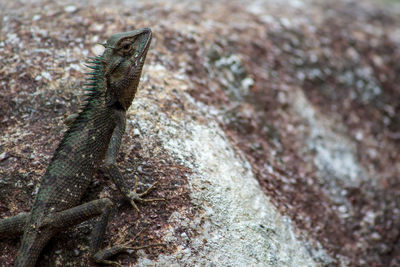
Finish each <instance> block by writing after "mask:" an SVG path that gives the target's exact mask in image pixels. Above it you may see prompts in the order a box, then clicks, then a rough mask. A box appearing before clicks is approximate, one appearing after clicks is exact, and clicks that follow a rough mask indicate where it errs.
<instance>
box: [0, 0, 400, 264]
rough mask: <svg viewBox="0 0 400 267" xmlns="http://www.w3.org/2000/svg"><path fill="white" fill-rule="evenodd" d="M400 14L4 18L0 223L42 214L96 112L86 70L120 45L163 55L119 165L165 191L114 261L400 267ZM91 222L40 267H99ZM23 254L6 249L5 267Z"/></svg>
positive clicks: (269, 10)
mask: <svg viewBox="0 0 400 267" xmlns="http://www.w3.org/2000/svg"><path fill="white" fill-rule="evenodd" d="M396 3H397V1H393V2H388V3H386V4H385V6H383V5H381V4H379V5H378V4H377V3H374V2H370V1H345V0H340V1H334V3H333V2H331V1H316V2H312V1H297V0H291V1H272V0H254V1H249V2H248V4H246V5H243V2H242V1H227V0H218V1H208V0H207V1H187V2H183V1H172V0H171V1H159V0H158V1H157V0H153V1H135V2H131V1H95V0H92V1H81V2H79V3H77V2H74V1H62V2H56V3H55V2H40V1H30V2H29V3H25V4H24V5H21V4H19V3H18V2H10V1H8V3H3V2H2V3H0V7H1V11H0V12H1V13H0V14H1V19H2V20H1V21H0V26H1V31H0V59H1V63H2V64H1V66H0V92H1V94H0V122H1V124H0V130H1V132H2V135H1V139H0V218H3V217H6V216H11V215H14V214H17V213H19V212H21V211H27V210H29V209H30V207H31V204H32V199H33V198H34V196H35V194H36V193H37V189H38V186H39V182H40V177H41V175H42V174H43V173H44V171H45V169H46V166H47V164H48V162H49V160H50V158H51V156H52V153H53V151H54V150H55V148H56V146H57V144H58V142H59V140H60V139H61V136H62V133H63V132H64V131H65V130H66V126H65V125H64V124H63V120H64V118H65V117H66V116H67V115H69V114H71V113H74V112H76V111H77V110H78V109H79V105H80V104H81V103H82V101H83V97H82V96H81V95H82V94H83V91H82V89H81V88H82V84H83V82H84V75H83V72H84V71H86V70H85V67H84V66H83V65H82V62H83V60H84V58H85V57H86V56H90V55H93V54H95V53H98V46H96V45H95V44H96V43H101V42H103V41H104V40H105V39H107V37H108V36H110V35H111V34H112V33H115V32H120V31H125V30H131V29H133V28H135V27H136V28H138V27H150V28H152V30H153V34H154V39H153V43H152V46H151V50H150V51H149V54H148V58H147V62H146V65H145V66H146V67H145V69H144V73H143V76H142V82H141V86H140V91H139V93H138V95H137V97H136V99H135V101H134V103H133V105H132V107H131V109H130V110H129V113H128V125H127V131H126V135H125V137H124V141H123V146H122V149H121V155H120V157H119V165H120V166H121V169H122V170H123V172H124V174H125V175H126V177H127V179H128V180H129V182H130V183H131V184H132V185H133V184H134V180H135V175H138V176H139V177H140V181H141V183H142V185H143V186H146V184H147V185H148V184H151V183H152V182H154V181H159V185H158V186H157V190H155V191H154V192H152V194H151V195H152V196H154V197H156V196H158V197H164V198H166V200H167V201H165V202H162V203H151V204H148V205H142V206H141V207H140V208H141V210H142V214H141V216H139V215H138V214H136V213H135V211H134V210H133V209H132V208H130V207H129V205H127V203H124V202H122V201H120V199H121V196H120V195H119V194H118V192H116V188H115V186H114V185H113V184H112V182H111V181H110V180H109V179H108V178H107V177H105V175H104V174H103V173H102V171H101V170H100V171H99V172H98V173H97V174H96V177H95V178H94V181H93V183H92V185H91V186H90V189H89V191H88V193H87V196H85V199H84V200H83V201H88V200H90V199H95V198H98V197H105V196H107V197H110V198H111V199H113V200H114V202H115V203H116V209H115V211H114V216H113V219H112V221H111V223H110V227H109V229H108V233H107V238H106V242H105V244H104V245H110V244H117V243H123V242H126V241H128V240H130V239H132V238H136V243H137V245H144V244H149V243H159V242H163V243H164V244H166V246H165V247H154V248H149V249H144V250H140V251H134V252H132V253H130V254H126V255H119V256H118V257H116V258H115V260H117V261H118V262H120V263H121V264H122V265H123V266H134V265H137V266H146V265H154V264H158V265H165V266H170V265H173V264H176V265H177V266H193V265H201V266H202V265H206V266H398V265H400V256H399V255H400V232H399V231H400V216H399V215H400V210H399V207H400V205H399V204H400V180H399V179H400V160H399V159H400V152H399V151H400V101H399V99H400V75H399V73H400V63H399V62H400V30H399V29H400V27H399V26H400V16H399V14H400V12H399V6H398V3H397V4H396ZM92 227H93V221H88V222H85V223H83V224H81V225H79V226H77V227H75V228H73V229H69V230H68V231H65V232H63V233H60V234H59V235H58V236H57V237H55V238H53V240H52V241H51V242H50V243H49V245H48V246H47V247H46V248H45V250H44V251H43V253H42V256H41V258H40V259H39V265H40V266H87V265H88V264H89V260H88V251H87V249H88V247H87V246H88V236H89V232H90V230H91V228H92ZM18 246H19V241H18V238H11V237H10V238H9V239H7V240H1V241H0V263H1V264H4V265H5V266H8V265H10V264H12V262H13V261H14V259H15V254H16V251H17V249H18Z"/></svg>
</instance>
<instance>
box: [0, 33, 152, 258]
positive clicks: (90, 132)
mask: <svg viewBox="0 0 400 267" xmlns="http://www.w3.org/2000/svg"><path fill="white" fill-rule="evenodd" d="M150 42H151V30H150V29H146V28H145V29H139V30H135V31H131V32H125V33H119V34H114V35H112V36H111V37H110V39H109V40H108V41H107V43H106V44H105V45H104V46H105V50H104V53H103V55H102V56H100V57H96V58H92V59H91V61H90V62H89V63H90V64H91V65H89V66H88V67H89V68H91V69H93V72H91V73H89V78H88V84H87V86H88V88H87V90H88V98H87V103H86V105H85V106H84V108H83V110H82V112H81V113H79V115H78V117H77V118H76V119H75V120H74V122H73V123H72V125H71V127H70V128H69V130H68V131H67V132H66V134H65V136H64V138H63V139H62V141H61V143H60V145H59V146H58V148H57V150H56V151H55V153H54V155H53V158H52V160H51V162H50V164H49V166H48V168H47V170H46V173H45V174H44V176H43V178H42V181H41V185H40V189H39V192H38V195H37V197H36V200H35V202H34V205H33V207H32V210H31V213H30V214H28V213H25V214H20V215H17V216H14V217H11V218H7V219H3V220H1V221H0V233H2V232H3V233H6V234H7V233H11V232H12V233H19V232H24V235H23V238H22V244H21V247H20V249H19V252H18V255H17V259H16V262H15V266H34V265H35V263H36V261H37V258H38V257H39V255H40V253H41V251H42V249H43V247H44V246H45V245H46V243H47V242H48V241H49V239H50V238H51V237H52V236H54V234H55V233H57V232H58V231H60V230H64V229H66V228H67V227H70V226H72V225H75V224H78V223H80V222H82V221H85V220H87V219H90V218H92V217H95V216H99V215H100V219H99V222H98V223H97V225H96V227H95V229H94V230H93V233H92V241H91V244H90V247H91V253H92V257H93V258H94V260H95V261H97V262H101V263H112V262H110V261H107V260H106V259H105V257H106V256H105V255H107V257H109V256H112V255H114V254H116V253H118V252H121V251H123V250H126V249H128V248H129V247H128V246H115V247H113V248H112V249H110V250H103V251H100V245H101V242H102V236H103V234H104V231H105V228H106V225H107V222H108V216H109V213H110V209H111V205H112V203H111V201H110V200H109V199H99V200H95V201H91V202H89V203H85V204H82V205H79V203H80V200H81V198H82V195H83V194H84V193H85V191H86V189H87V187H88V186H89V184H90V181H91V179H92V176H93V174H94V172H95V171H96V170H97V169H98V168H99V165H100V164H101V162H102V161H103V159H106V161H105V170H106V171H107V172H108V174H109V176H110V177H111V178H112V179H113V180H114V182H115V184H116V185H117V187H118V188H119V190H120V191H121V192H122V194H123V195H124V196H125V197H126V198H127V199H128V200H129V201H130V203H131V204H132V205H133V206H134V207H135V208H136V209H137V207H136V205H135V203H134V202H135V201H152V200H143V199H141V196H143V195H144V194H145V193H147V192H148V190H146V192H145V193H144V194H137V193H136V191H135V190H136V188H135V190H134V191H130V190H129V189H128V187H127V185H126V183H125V180H124V178H123V176H122V175H121V173H120V172H119V170H118V167H117V165H116V157H117V154H118V151H119V147H120V144H121V138H122V135H123V133H124V130H125V120H126V119H125V114H126V110H127V109H128V108H129V106H130V105H131V103H132V100H133V99H134V97H135V93H136V91H137V86H138V84H139V79H140V75H141V71H142V67H143V64H144V61H145V58H146V54H147V51H148V49H149V46H150ZM153 200H154V199H153Z"/></svg>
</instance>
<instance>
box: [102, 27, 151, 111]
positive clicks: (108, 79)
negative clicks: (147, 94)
mask: <svg viewBox="0 0 400 267" xmlns="http://www.w3.org/2000/svg"><path fill="white" fill-rule="evenodd" d="M150 42H151V30H150V29H149V28H143V29H138V30H135V31H130V32H123V33H117V34H114V35H112V36H111V37H110V38H109V39H108V40H107V43H106V44H105V45H104V46H105V48H106V49H105V50H104V53H103V56H102V59H101V64H102V66H103V71H104V81H105V85H106V88H105V91H106V94H105V97H106V105H107V106H115V107H117V108H122V109H124V110H127V109H128V108H129V106H130V105H131V103H132V100H133V98H134V97H135V94H136V91H137V87H138V84H139V80H140V75H141V73H142V67H143V64H144V61H145V59H146V55H147V51H148V50H149V46H150Z"/></svg>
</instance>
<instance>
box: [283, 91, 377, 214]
mask: <svg viewBox="0 0 400 267" xmlns="http://www.w3.org/2000/svg"><path fill="white" fill-rule="evenodd" d="M291 102H292V103H293V106H292V107H293V111H294V112H295V113H297V116H300V117H301V118H303V120H304V121H305V123H306V126H307V129H309V134H308V137H306V139H307V140H306V142H307V146H308V148H309V149H310V150H311V151H315V157H314V163H315V165H316V166H317V168H318V171H319V172H320V174H321V175H318V177H319V178H320V183H321V185H323V187H324V188H326V189H327V192H328V194H329V196H330V197H331V199H332V200H333V202H334V203H336V204H337V207H338V214H339V215H341V216H342V217H343V218H346V217H348V215H349V213H350V212H351V209H352V207H351V204H350V203H348V201H347V198H346V194H347V192H346V190H345V188H351V187H358V186H359V185H360V183H361V182H362V181H366V180H369V179H368V176H367V174H366V172H365V170H364V169H363V167H362V166H361V165H360V164H359V162H358V160H357V155H356V146H355V144H354V142H352V141H351V140H350V139H349V138H348V137H347V136H346V135H345V134H344V133H343V132H344V131H345V127H344V125H342V124H340V123H338V122H334V119H333V118H329V117H325V116H324V115H322V114H321V113H320V112H318V111H317V110H315V108H314V107H313V105H312V104H311V103H310V102H309V101H308V99H307V98H306V96H305V95H304V93H303V92H302V91H301V90H297V91H296V92H295V93H293V97H292V101H291Z"/></svg>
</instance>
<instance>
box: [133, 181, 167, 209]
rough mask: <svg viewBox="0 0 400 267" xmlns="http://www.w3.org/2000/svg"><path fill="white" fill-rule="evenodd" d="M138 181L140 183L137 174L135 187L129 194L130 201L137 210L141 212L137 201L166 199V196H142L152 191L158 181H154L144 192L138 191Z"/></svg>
mask: <svg viewBox="0 0 400 267" xmlns="http://www.w3.org/2000/svg"><path fill="white" fill-rule="evenodd" d="M138 183H139V178H138V177H137V175H135V188H134V189H133V191H131V192H130V193H129V195H128V197H129V201H130V203H131V205H132V206H133V207H134V208H135V210H136V211H137V212H138V213H140V211H139V208H138V207H137V205H136V203H135V202H153V201H164V200H165V199H164V198H149V199H145V198H142V197H144V196H145V195H147V194H148V193H150V191H151V190H152V189H153V188H154V187H155V186H156V184H157V183H158V182H155V183H153V184H152V185H150V186H149V187H148V188H147V189H146V190H145V191H143V192H142V193H138V192H137V188H138Z"/></svg>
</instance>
